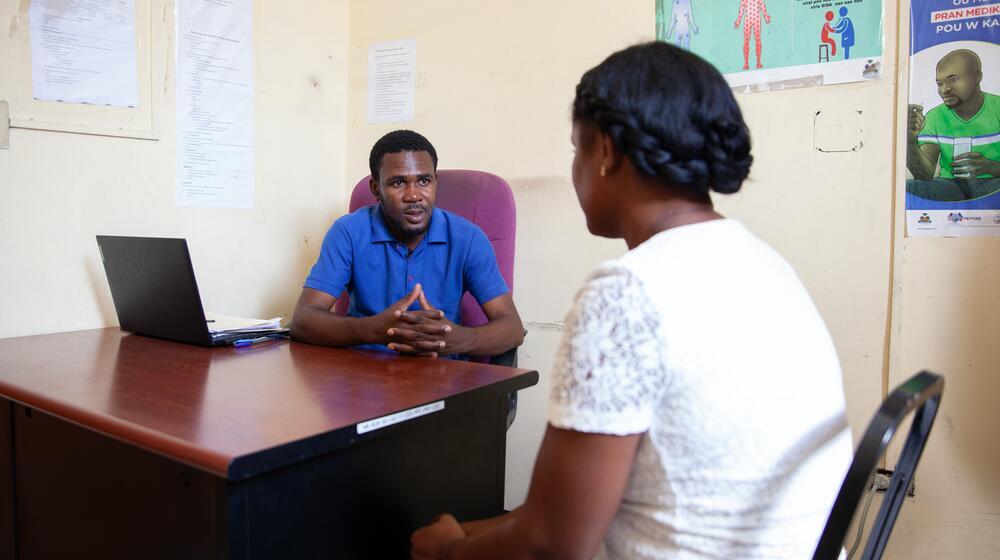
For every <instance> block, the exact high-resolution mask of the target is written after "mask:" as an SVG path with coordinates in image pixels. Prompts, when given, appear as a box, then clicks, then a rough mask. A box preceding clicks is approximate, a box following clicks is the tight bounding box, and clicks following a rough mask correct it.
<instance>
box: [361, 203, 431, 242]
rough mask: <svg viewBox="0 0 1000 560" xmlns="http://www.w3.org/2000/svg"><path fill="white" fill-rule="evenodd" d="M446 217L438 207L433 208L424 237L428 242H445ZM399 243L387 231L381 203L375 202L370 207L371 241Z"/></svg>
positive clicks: (387, 227) (387, 226)
mask: <svg viewBox="0 0 1000 560" xmlns="http://www.w3.org/2000/svg"><path fill="white" fill-rule="evenodd" d="M446 220H447V217H446V216H445V215H444V212H443V211H442V210H440V209H439V208H435V209H434V211H433V212H432V213H431V224H430V226H429V227H428V228H427V235H426V236H425V239H426V240H427V242H428V243H447V242H448V224H446V223H445V221H446ZM387 241H388V242H391V243H399V242H400V241H399V240H398V239H396V237H395V236H394V235H393V234H392V232H391V231H389V225H388V224H387V223H386V222H385V216H384V215H383V214H382V205H381V204H376V205H375V207H374V208H373V209H372V243H384V242H387Z"/></svg>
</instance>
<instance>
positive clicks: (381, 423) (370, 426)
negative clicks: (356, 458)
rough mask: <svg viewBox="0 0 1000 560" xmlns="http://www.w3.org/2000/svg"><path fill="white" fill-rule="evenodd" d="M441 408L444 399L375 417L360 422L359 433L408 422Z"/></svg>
mask: <svg viewBox="0 0 1000 560" xmlns="http://www.w3.org/2000/svg"><path fill="white" fill-rule="evenodd" d="M441 410H444V401H437V402H432V403H430V404H425V405H424V406H418V407H416V408H411V409H409V410H404V411H402V412H397V413H395V414H389V415H387V416H383V417H381V418H373V419H371V420H368V421H366V422H361V423H359V424H358V435H361V434H366V433H368V432H372V431H375V430H378V429H380V428H385V427H387V426H392V425H393V424H399V423H400V422H406V421H407V420H413V419H414V418H419V417H421V416H426V415H428V414H433V413H435V412H438V411H441Z"/></svg>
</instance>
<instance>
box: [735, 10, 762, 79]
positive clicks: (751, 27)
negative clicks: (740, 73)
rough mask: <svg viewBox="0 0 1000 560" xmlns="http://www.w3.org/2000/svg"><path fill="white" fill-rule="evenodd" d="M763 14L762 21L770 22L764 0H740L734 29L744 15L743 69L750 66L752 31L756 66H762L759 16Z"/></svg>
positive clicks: (737, 27)
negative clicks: (755, 46)
mask: <svg viewBox="0 0 1000 560" xmlns="http://www.w3.org/2000/svg"><path fill="white" fill-rule="evenodd" d="M761 14H763V15H764V23H771V16H769V15H767V6H765V5H764V0H740V13H739V15H737V16H736V25H734V26H733V27H735V28H736V29H739V28H740V20H742V19H743V18H744V16H746V20H745V21H744V23H743V69H744V70H747V69H749V68H750V32H751V31H753V38H754V41H755V42H756V45H757V49H756V52H757V68H763V66H762V65H761V63H760V16H761Z"/></svg>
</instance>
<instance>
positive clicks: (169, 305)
mask: <svg viewBox="0 0 1000 560" xmlns="http://www.w3.org/2000/svg"><path fill="white" fill-rule="evenodd" d="M97 246H98V248H99V249H100V251H101V261H103V262H104V272H106V273H107V275H108V285H109V286H110V288H111V298H112V299H113V300H114V303H115V311H116V312H117V313H118V323H119V324H120V325H121V328H123V329H125V330H127V331H132V332H134V333H136V334H141V335H146V336H155V337H157V338H165V339H168V340H176V341H178V342H187V343H190V344H197V345H200V346H224V345H227V344H232V343H233V342H235V341H237V340H246V339H248V338H253V337H259V336H269V335H280V334H282V333H284V332H287V329H286V330H282V329H275V328H262V329H259V330H253V329H252V327H247V326H245V325H241V326H243V327H244V328H241V329H240V330H239V331H238V332H227V331H222V332H213V331H218V329H214V328H210V327H211V325H210V323H209V322H208V320H207V319H206V318H205V310H204V309H203V308H202V306H201V296H200V295H199V294H198V283H197V281H195V277H194V268H193V267H192V266H191V256H190V254H189V253H188V247H187V241H186V240H184V239H166V238H158V237H118V236H110V235H98V236H97ZM262 323H263V322H262Z"/></svg>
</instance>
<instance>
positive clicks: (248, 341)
mask: <svg viewBox="0 0 1000 560" xmlns="http://www.w3.org/2000/svg"><path fill="white" fill-rule="evenodd" d="M270 338H273V337H271V336H258V337H257V338H241V339H239V340H237V341H236V342H234V343H233V346H235V347H237V348H243V347H244V346H250V345H251V344H255V343H257V342H260V341H262V340H268V339H270Z"/></svg>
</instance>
